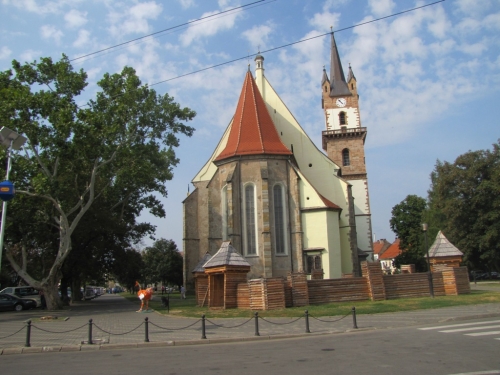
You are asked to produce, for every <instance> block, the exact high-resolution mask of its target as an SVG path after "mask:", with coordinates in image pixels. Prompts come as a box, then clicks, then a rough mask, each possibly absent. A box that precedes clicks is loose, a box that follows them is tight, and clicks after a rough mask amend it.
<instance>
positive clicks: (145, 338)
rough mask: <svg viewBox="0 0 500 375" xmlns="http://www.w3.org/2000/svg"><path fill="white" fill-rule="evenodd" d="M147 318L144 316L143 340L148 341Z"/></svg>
mask: <svg viewBox="0 0 500 375" xmlns="http://www.w3.org/2000/svg"><path fill="white" fill-rule="evenodd" d="M148 325H149V319H148V317H145V318H144V327H145V328H144V342H149V326H148Z"/></svg>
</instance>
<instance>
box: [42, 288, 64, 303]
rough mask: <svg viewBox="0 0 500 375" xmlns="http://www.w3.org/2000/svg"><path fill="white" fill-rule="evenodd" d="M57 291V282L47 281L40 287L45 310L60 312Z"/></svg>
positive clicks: (59, 300) (59, 299)
mask: <svg viewBox="0 0 500 375" xmlns="http://www.w3.org/2000/svg"><path fill="white" fill-rule="evenodd" d="M57 289H58V288H57V282H53V281H47V283H45V284H44V285H43V286H42V291H43V294H44V296H45V302H46V304H47V310H61V309H62V308H63V304H62V301H61V298H59V293H58V290H57Z"/></svg>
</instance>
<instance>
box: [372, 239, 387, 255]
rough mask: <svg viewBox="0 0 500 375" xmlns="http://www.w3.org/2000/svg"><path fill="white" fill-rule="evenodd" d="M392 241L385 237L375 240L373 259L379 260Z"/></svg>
mask: <svg viewBox="0 0 500 375" xmlns="http://www.w3.org/2000/svg"><path fill="white" fill-rule="evenodd" d="M389 246H391V243H390V242H389V241H387V240H386V239H385V238H382V239H381V240H378V241H375V242H374V243H373V260H378V259H379V257H380V256H381V255H382V254H383V253H384V251H386V250H387V249H388V248H389Z"/></svg>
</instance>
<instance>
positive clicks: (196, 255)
mask: <svg viewBox="0 0 500 375" xmlns="http://www.w3.org/2000/svg"><path fill="white" fill-rule="evenodd" d="M255 64H256V66H255V68H256V70H255V77H254V76H253V75H252V73H251V72H250V70H249V71H248V72H247V73H246V75H245V78H244V81H243V86H242V90H241V94H240V97H239V100H238V104H237V105H236V108H235V113H234V117H233V118H232V120H231V121H230V123H229V126H228V127H227V129H226V131H225V132H224V134H223V135H222V138H221V140H220V141H219V144H218V145H217V147H216V149H215V150H214V152H213V154H212V156H211V157H210V159H209V160H208V161H206V163H205V164H204V165H203V167H202V168H201V170H200V171H199V172H198V173H197V174H196V176H195V177H194V178H193V180H192V183H193V185H194V186H195V189H194V191H192V192H191V193H190V194H189V195H188V197H187V198H186V199H185V200H184V202H183V203H184V233H183V237H184V238H183V249H184V284H185V285H188V286H191V285H192V283H193V274H192V272H193V271H194V270H195V268H197V267H198V266H199V262H200V260H201V259H203V258H204V257H205V255H206V254H207V253H208V254H211V255H213V254H215V253H216V252H217V251H218V250H219V248H220V247H221V244H222V242H223V241H231V244H232V246H233V247H234V248H235V249H236V250H237V251H238V252H239V253H240V254H241V255H242V256H243V258H244V259H245V260H246V261H247V262H248V263H249V264H250V266H251V267H250V271H249V273H248V275H247V277H248V278H249V279H253V278H272V277H286V276H287V275H288V274H289V273H290V272H304V273H307V274H311V275H315V277H323V278H339V277H342V276H343V275H354V276H357V275H359V274H360V261H362V260H365V259H368V260H371V257H372V253H373V250H372V247H373V245H372V241H371V238H372V234H371V214H370V202H369V196H368V182H367V181H368V179H367V172H366V165H365V154H364V143H365V138H366V133H367V131H366V128H364V127H361V119H360V113H359V102H358V98H359V97H358V93H357V82H356V78H355V77H354V74H353V72H352V69H351V67H349V73H348V76H347V80H346V79H345V76H344V72H343V69H342V65H341V62H340V58H339V54H338V51H337V46H336V44H335V38H334V35H333V33H332V35H331V57H330V76H329V77H328V74H327V73H326V70H323V79H322V81H321V98H322V99H321V103H322V107H323V111H324V114H325V130H324V131H323V132H322V143H323V149H324V151H325V152H326V153H324V152H322V151H321V150H319V149H318V148H317V147H316V145H315V144H314V143H313V141H312V140H311V139H310V138H309V136H308V135H307V134H306V133H305V131H304V130H303V129H302V127H301V126H300V125H299V123H298V122H297V120H296V119H295V117H294V116H293V114H292V113H291V112H290V111H289V110H288V108H287V106H286V105H285V103H284V102H283V101H282V100H281V98H280V97H279V95H278V94H277V93H276V91H275V90H274V89H273V87H272V86H271V84H270V83H269V81H268V80H267V78H266V76H265V74H264V57H263V56H261V55H260V54H259V55H257V56H256V57H255ZM318 91H319V90H318ZM318 94H319V93H318ZM318 110H319V108H318ZM318 275H319V276H318Z"/></svg>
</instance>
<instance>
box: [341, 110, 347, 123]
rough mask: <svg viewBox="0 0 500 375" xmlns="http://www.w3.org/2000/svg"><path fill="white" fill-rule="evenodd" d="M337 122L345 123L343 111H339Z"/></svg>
mask: <svg viewBox="0 0 500 375" xmlns="http://www.w3.org/2000/svg"><path fill="white" fill-rule="evenodd" d="M339 123H340V125H346V124H347V122H346V117H345V112H340V113H339Z"/></svg>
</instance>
